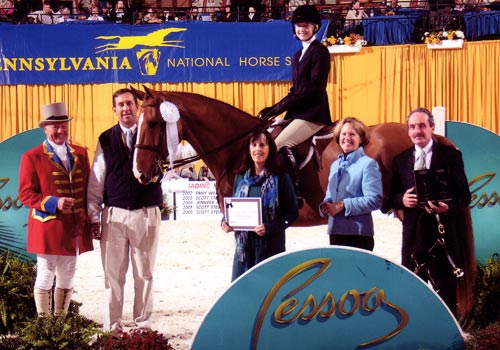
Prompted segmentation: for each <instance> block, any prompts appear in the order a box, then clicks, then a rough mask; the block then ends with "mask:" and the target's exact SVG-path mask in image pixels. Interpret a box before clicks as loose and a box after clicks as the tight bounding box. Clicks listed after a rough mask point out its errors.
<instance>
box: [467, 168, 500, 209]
mask: <svg viewBox="0 0 500 350" xmlns="http://www.w3.org/2000/svg"><path fill="white" fill-rule="evenodd" d="M495 176H496V174H495V173H493V172H491V173H485V174H482V175H479V176H477V177H475V178H474V179H472V180H471V181H469V189H470V192H471V197H472V198H471V202H470V205H469V206H470V207H471V208H474V207H475V206H478V207H479V208H483V207H485V206H487V205H489V206H493V205H496V204H497V203H498V200H499V198H498V193H497V192H496V191H493V192H491V195H488V194H487V193H486V192H483V193H481V194H479V190H481V189H482V188H483V187H485V186H486V185H488V184H489V183H490V182H491V181H492V180H493V179H494V178H495ZM474 185H477V187H475V186H474Z"/></svg>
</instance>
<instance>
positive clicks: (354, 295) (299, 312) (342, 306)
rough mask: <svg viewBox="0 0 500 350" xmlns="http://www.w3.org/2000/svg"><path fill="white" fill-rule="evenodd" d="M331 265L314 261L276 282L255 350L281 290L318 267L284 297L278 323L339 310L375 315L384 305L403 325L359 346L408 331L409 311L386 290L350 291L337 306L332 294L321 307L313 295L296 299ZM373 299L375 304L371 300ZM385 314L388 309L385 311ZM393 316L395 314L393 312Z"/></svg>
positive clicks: (264, 309)
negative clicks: (362, 311)
mask: <svg viewBox="0 0 500 350" xmlns="http://www.w3.org/2000/svg"><path fill="white" fill-rule="evenodd" d="M330 265H331V259H329V258H317V259H312V260H309V261H306V262H304V263H302V264H299V265H297V266H295V267H294V268H292V269H290V270H289V271H288V272H286V273H285V274H284V275H283V276H282V277H281V278H280V279H279V280H278V281H277V282H276V284H275V285H274V286H273V287H272V288H271V289H270V290H269V292H268V293H267V295H266V297H265V299H264V301H263V303H262V306H261V308H260V310H259V313H258V315H257V320H256V323H255V328H254V332H253V341H252V349H257V344H258V341H259V336H260V331H261V328H262V325H263V323H264V319H265V316H266V314H267V313H268V311H269V307H270V305H271V303H272V301H273V300H274V299H275V297H276V295H277V293H278V291H279V290H281V288H282V287H283V286H284V285H285V284H286V283H287V282H288V281H290V280H291V279H292V278H294V277H296V276H298V275H300V274H301V273H303V272H304V271H307V270H309V269H311V268H315V267H319V269H318V271H316V272H315V273H314V274H313V275H312V276H311V277H309V278H308V279H307V280H306V281H305V282H303V283H302V284H300V285H299V286H298V287H296V288H294V289H293V290H292V291H290V292H288V293H286V294H285V296H284V297H283V301H282V302H281V303H280V304H279V305H278V306H277V307H276V309H275V310H274V313H273V315H274V320H275V321H276V322H277V323H279V324H291V323H293V322H295V321H296V320H298V319H299V318H300V319H301V320H302V321H310V320H312V319H314V318H315V317H317V316H319V317H321V318H330V317H331V316H332V315H334V314H335V311H336V309H338V311H339V313H340V314H341V315H343V316H350V315H353V314H355V313H356V312H358V311H359V310H360V308H362V309H363V310H364V311H365V312H368V313H371V312H374V311H376V310H378V309H379V307H380V306H381V305H382V304H384V305H386V306H387V307H388V308H389V309H392V310H394V311H396V314H397V315H399V316H398V317H397V318H398V321H399V323H398V325H397V327H396V328H394V329H393V330H391V331H390V332H388V333H387V334H385V335H383V336H381V337H379V338H376V339H373V340H370V341H367V342H365V343H362V344H359V345H358V348H359V347H365V346H371V345H374V344H378V343H380V342H382V341H385V340H388V339H390V338H392V337H394V336H395V335H397V334H399V333H400V332H401V330H403V328H405V327H406V325H407V324H408V314H407V313H406V311H405V310H404V309H402V308H401V307H399V306H397V305H395V304H393V303H391V302H389V301H388V300H387V298H386V296H385V291H384V290H383V289H378V288H377V287H373V288H371V289H370V290H368V291H367V292H365V293H360V292H359V291H358V290H356V289H351V290H348V291H347V292H345V293H344V294H343V295H342V296H341V298H340V299H339V301H338V303H337V302H336V300H335V297H334V295H333V294H332V293H331V292H330V291H327V292H326V293H325V294H324V296H323V298H322V300H321V302H320V303H319V304H318V301H317V299H316V297H315V296H314V295H312V294H309V295H308V296H307V297H306V298H305V300H304V301H303V302H302V303H301V302H300V300H299V299H298V298H297V297H295V294H296V293H297V292H299V291H300V290H302V289H304V288H306V287H307V286H308V285H310V284H311V283H312V282H313V281H314V280H316V279H317V278H318V277H319V276H321V275H322V274H323V273H325V272H326V270H327V269H328V268H329V267H330ZM373 298H374V300H370V299H373ZM348 300H352V302H349V303H348V302H347V301H348ZM370 301H371V303H370ZM347 304H350V306H349V307H347ZM370 304H372V306H370ZM381 310H384V309H383V308H381ZM390 313H391V314H392V312H390Z"/></svg>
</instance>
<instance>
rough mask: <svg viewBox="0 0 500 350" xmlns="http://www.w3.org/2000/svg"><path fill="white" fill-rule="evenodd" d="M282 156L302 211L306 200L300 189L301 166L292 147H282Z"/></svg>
mask: <svg viewBox="0 0 500 350" xmlns="http://www.w3.org/2000/svg"><path fill="white" fill-rule="evenodd" d="M280 155H281V157H282V160H283V162H284V164H285V165H286V168H287V170H288V175H290V178H291V179H292V183H293V188H294V190H295V195H296V196H297V202H298V204H299V209H300V208H302V206H303V205H304V199H303V198H302V194H301V192H300V187H299V166H298V165H297V161H296V159H295V156H294V154H293V151H292V149H291V148H290V147H282V148H281V149H280Z"/></svg>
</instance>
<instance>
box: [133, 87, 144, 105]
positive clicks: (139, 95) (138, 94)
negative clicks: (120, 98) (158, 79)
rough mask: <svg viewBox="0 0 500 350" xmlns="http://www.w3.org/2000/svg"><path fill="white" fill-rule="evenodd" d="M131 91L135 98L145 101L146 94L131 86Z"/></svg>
mask: <svg viewBox="0 0 500 350" xmlns="http://www.w3.org/2000/svg"><path fill="white" fill-rule="evenodd" d="M130 90H132V93H133V94H134V96H135V97H136V98H137V99H139V100H141V101H143V100H144V92H142V91H140V90H137V89H136V88H134V87H133V86H130Z"/></svg>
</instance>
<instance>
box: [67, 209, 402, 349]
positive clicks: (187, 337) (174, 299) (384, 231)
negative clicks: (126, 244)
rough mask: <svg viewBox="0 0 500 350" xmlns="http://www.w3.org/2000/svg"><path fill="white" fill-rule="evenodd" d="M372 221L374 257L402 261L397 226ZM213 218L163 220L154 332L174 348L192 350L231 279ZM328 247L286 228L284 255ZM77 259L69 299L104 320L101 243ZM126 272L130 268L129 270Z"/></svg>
mask: <svg viewBox="0 0 500 350" xmlns="http://www.w3.org/2000/svg"><path fill="white" fill-rule="evenodd" d="M374 217H375V219H374V221H375V249H374V253H375V254H377V255H379V256H382V257H384V258H386V259H388V260H391V261H393V262H399V261H400V254H401V252H400V250H401V223H400V222H399V221H398V220H396V219H394V218H392V217H388V216H385V215H382V214H377V215H375V216H374ZM219 224H220V221H219V220H216V219H208V220H207V219H200V220H196V221H194V220H192V221H163V222H162V227H161V237H160V245H159V251H158V258H157V263H156V268H155V281H154V305H155V315H154V319H153V329H155V330H157V331H158V332H160V333H163V334H164V335H165V336H166V337H168V338H170V344H171V345H172V346H173V347H174V348H175V349H176V350H188V349H190V346H191V342H192V337H193V336H194V335H195V334H196V331H197V330H198V327H199V326H200V324H201V323H202V321H203V318H204V315H205V314H206V313H207V312H208V311H209V310H210V308H211V307H212V305H213V304H214V303H215V302H216V301H217V299H218V298H219V296H220V295H221V294H222V293H223V292H224V291H225V290H226V289H227V288H228V286H229V285H230V279H231V266H232V259H233V249H234V238H233V235H232V234H226V233H224V232H223V231H222V230H221V229H220V227H219ZM327 245H328V236H327V235H326V226H325V225H321V226H313V227H305V228H303V227H300V228H298V227H292V228H289V229H288V230H287V251H297V250H301V249H307V248H318V247H324V246H327ZM94 247H95V250H94V251H92V252H88V253H85V254H83V255H81V256H80V257H79V260H78V268H77V272H76V285H75V294H74V295H73V299H74V300H76V301H78V302H80V303H82V306H81V308H80V312H81V313H82V314H84V315H85V316H87V317H89V318H91V319H93V320H95V321H97V322H102V307H103V303H104V277H103V272H102V267H101V259H100V250H99V244H98V243H97V242H96V241H94ZM129 270H130V269H129ZM132 298H133V280H132V276H131V272H130V271H129V274H128V276H127V284H126V289H125V308H124V324H125V325H127V324H131V323H132Z"/></svg>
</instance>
